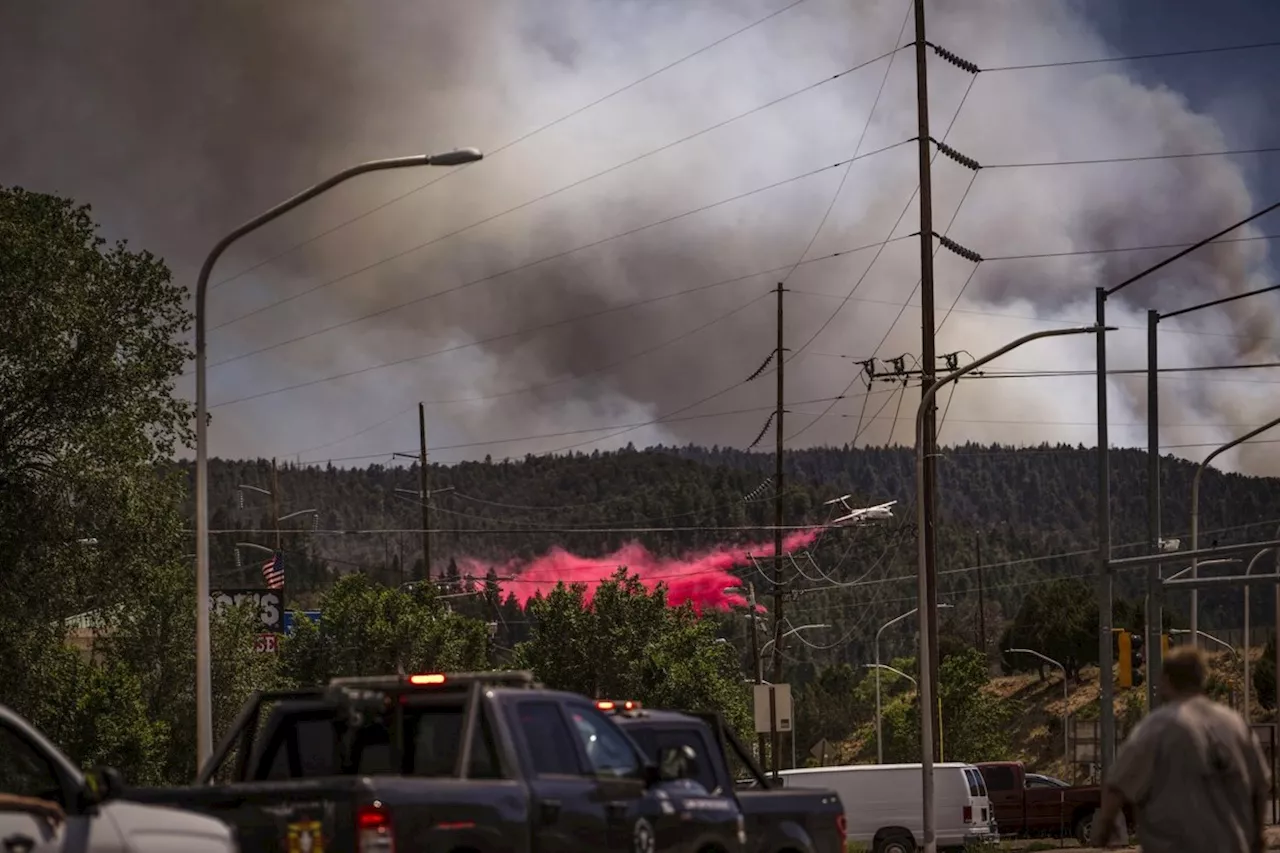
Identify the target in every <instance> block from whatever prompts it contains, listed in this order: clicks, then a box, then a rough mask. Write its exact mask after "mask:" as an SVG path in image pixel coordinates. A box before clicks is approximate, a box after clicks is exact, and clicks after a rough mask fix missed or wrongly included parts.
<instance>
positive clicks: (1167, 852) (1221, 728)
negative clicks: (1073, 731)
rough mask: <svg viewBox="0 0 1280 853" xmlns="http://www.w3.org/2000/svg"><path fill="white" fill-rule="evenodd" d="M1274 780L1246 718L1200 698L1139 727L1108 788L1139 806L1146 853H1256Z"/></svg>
mask: <svg viewBox="0 0 1280 853" xmlns="http://www.w3.org/2000/svg"><path fill="white" fill-rule="evenodd" d="M1270 777H1271V773H1270V770H1269V768H1268V767H1267V763H1266V759H1265V757H1264V756H1263V753H1262V749H1261V748H1260V747H1259V746H1258V741H1257V738H1255V737H1254V736H1253V732H1252V731H1251V730H1250V729H1249V726H1248V724H1246V723H1245V721H1244V719H1243V718H1242V717H1241V716H1240V715H1239V714H1237V713H1236V712H1235V711H1233V710H1231V709H1230V708H1227V707H1225V706H1223V705H1220V704H1218V703H1217V702H1214V701H1213V700H1211V699H1209V698H1207V697H1204V696H1196V697H1193V698H1190V699H1183V700H1178V701H1174V702H1169V703H1167V704H1165V705H1162V706H1161V707H1159V708H1158V709H1156V711H1155V712H1154V713H1151V714H1149V715H1148V716H1147V717H1146V719H1144V720H1143V721H1142V722H1141V723H1139V724H1138V726H1137V728H1135V729H1134V730H1133V733H1132V734H1131V735H1130V736H1129V738H1128V740H1126V741H1125V742H1124V744H1123V745H1122V746H1121V748H1120V751H1119V753H1118V754H1117V755H1116V761H1115V765H1114V766H1113V767H1112V769H1111V773H1110V776H1109V777H1108V779H1107V780H1106V784H1107V785H1108V786H1109V787H1114V788H1116V789H1117V790H1119V791H1120V793H1122V794H1123V795H1124V798H1125V799H1126V800H1127V801H1129V802H1130V803H1133V804H1134V805H1135V806H1136V807H1137V824H1138V840H1139V842H1140V843H1141V844H1142V850H1143V853H1253V851H1254V849H1255V848H1254V839H1255V837H1256V835H1257V832H1258V830H1257V827H1258V826H1259V817H1258V816H1257V814H1256V812H1255V802H1256V801H1257V799H1258V798H1259V797H1269V796H1270V794H1269V792H1270V784H1271V781H1270Z"/></svg>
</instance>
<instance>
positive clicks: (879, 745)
mask: <svg viewBox="0 0 1280 853" xmlns="http://www.w3.org/2000/svg"><path fill="white" fill-rule="evenodd" d="M950 606H951V605H950V604H939V605H938V609H939V610H943V609H945V608H948V607H950ZM919 610H920V608H918V607H913V608H911V609H910V610H908V611H907V612H906V613H901V614H899V615H897V616H895V617H893V618H892V619H890V620H889V621H888V622H886V623H884V624H883V625H881V626H880V628H879V630H877V631H876V640H875V643H874V646H875V655H876V658H875V660H876V662H875V664H874V665H873V666H871V667H869V669H874V670H875V671H876V764H884V736H883V732H882V730H881V722H880V670H881V669H884V667H883V665H882V664H881V663H880V635H881V634H883V633H884V629H885V628H888V627H889V626H891V625H896V624H898V623H899V622H901V621H902V620H903V619H906V618H908V617H910V616H912V615H914V614H915V613H917V612H918V611H919ZM920 671H921V672H924V670H923V669H922V670H920ZM918 686H919V685H918V684H917V687H918Z"/></svg>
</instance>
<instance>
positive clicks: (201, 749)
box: [195, 148, 484, 768]
mask: <svg viewBox="0 0 1280 853" xmlns="http://www.w3.org/2000/svg"><path fill="white" fill-rule="evenodd" d="M483 156H484V155H483V154H481V153H480V151H478V150H477V149H475V148H461V149H458V150H456V151H448V152H445V153H443V154H414V155H411V156H409V157H392V158H390V159H386V160H370V161H368V162H365V163H360V164H358V165H356V166H352V167H351V168H349V169H345V170H344V171H341V172H339V173H337V174H336V175H333V176H332V177H330V178H328V179H326V180H323V181H321V182H320V183H318V184H315V185H314V186H312V187H310V188H308V189H305V190H303V191H302V192H300V193H298V194H297V195H295V196H293V197H292V198H290V199H287V200H285V201H283V202H281V203H280V204H277V205H276V206H275V207H273V208H271V209H270V210H268V211H266V212H265V213H262V214H260V215H258V216H257V217H255V218H253V219H251V220H249V221H248V222H246V223H244V224H243V225H241V226H240V227H239V228H236V229H235V230H234V231H232V232H231V233H230V234H227V235H226V236H225V237H223V238H222V239H221V240H219V241H218V242H217V243H216V244H214V247H213V249H212V250H211V251H210V252H209V256H208V257H207V258H205V259H204V264H203V265H202V266H201V267H200V276H199V278H198V279H196V299H195V302H196V304H195V314H196V371H195V372H196V761H197V763H196V766H197V768H199V767H202V766H204V763H205V762H206V761H208V760H209V756H210V755H211V754H212V753H213V674H212V668H211V657H210V644H209V435H208V431H209V424H208V421H209V401H208V390H207V388H206V381H205V375H206V372H207V371H206V365H207V361H208V357H207V352H206V350H207V347H206V342H205V338H206V334H205V325H206V323H205V306H206V304H207V302H208V294H209V276H210V274H211V273H212V272H213V265H214V264H215V263H217V261H218V258H219V257H221V255H222V253H223V252H225V251H226V250H227V248H228V247H230V246H231V244H232V243H234V242H235V241H236V240H239V239H240V238H241V237H243V236H245V235H246V234H248V233H250V232H251V231H254V230H255V229H257V228H260V227H262V226H263V225H265V224H267V223H268V222H270V221H272V220H273V219H276V218H277V217H280V216H282V215H284V214H285V213H288V212H289V211H290V210H293V209H294V208H295V207H297V206H298V205H300V204H303V203H304V202H307V201H310V200H311V199H313V198H315V197H316V196H318V195H320V194H321V193H324V192H326V191H328V190H330V189H332V188H333V187H335V186H337V185H338V184H340V183H343V182H344V181H347V180H350V179H351V178H354V177H356V176H357V175H363V174H365V173H367V172H379V171H384V170H387V169H403V168H408V167H413V166H461V165H463V164H464V163H473V162H475V161H476V160H479V159H481V158H482V157H483Z"/></svg>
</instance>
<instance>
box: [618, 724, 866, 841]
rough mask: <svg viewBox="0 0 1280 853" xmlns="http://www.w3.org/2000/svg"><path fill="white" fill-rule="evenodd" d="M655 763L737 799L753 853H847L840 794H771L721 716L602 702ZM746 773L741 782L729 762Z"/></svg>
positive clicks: (780, 790)
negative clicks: (738, 781) (744, 780)
mask: <svg viewBox="0 0 1280 853" xmlns="http://www.w3.org/2000/svg"><path fill="white" fill-rule="evenodd" d="M596 705H597V707H599V708H600V709H601V710H603V711H606V712H608V713H611V714H613V715H614V718H615V719H616V720H617V722H618V725H619V726H621V727H622V730H623V731H625V732H626V733H627V734H629V735H631V737H632V739H633V740H635V742H636V743H638V744H639V745H640V748H641V749H643V750H644V752H645V754H646V755H647V756H648V758H649V760H650V761H653V762H654V763H655V764H657V765H658V766H659V767H661V768H663V770H664V773H665V775H666V776H669V777H680V778H683V779H686V780H689V781H690V782H693V783H695V784H696V785H697V787H698V788H699V789H700V790H705V791H707V792H709V793H711V794H713V795H722V796H731V797H734V798H735V799H736V800H737V802H738V808H739V809H740V810H741V812H742V814H743V817H744V818H745V819H746V828H747V838H748V839H749V841H748V847H747V850H748V853H782V851H789V853H844V850H845V817H844V807H843V806H842V805H841V803H840V797H839V796H838V795H837V794H836V793H835V792H834V791H823V790H812V789H809V790H806V789H802V788H792V789H783V788H770V787H769V783H768V781H767V780H766V779H765V775H764V773H763V772H761V770H760V768H759V767H758V766H757V765H756V763H755V761H754V760H753V759H752V757H751V754H750V752H749V751H748V750H747V749H746V748H745V747H744V746H743V745H742V743H741V742H740V741H739V740H738V738H737V736H736V735H735V734H734V733H733V730H732V729H730V728H728V727H727V726H726V725H725V724H724V721H723V719H722V718H721V717H720V715H718V714H707V713H697V714H694V713H680V712H676V711H660V710H647V709H645V708H642V707H641V706H640V704H639V703H638V702H635V701H633V700H621V701H619V700H609V699H605V700H598V701H597V703H596ZM730 755H732V756H733V757H734V758H735V759H736V763H737V764H738V765H740V766H741V767H742V768H745V770H746V772H747V774H748V780H747V783H746V784H745V785H742V784H736V783H735V778H734V774H731V773H730V770H729V766H730V760H729V757H730Z"/></svg>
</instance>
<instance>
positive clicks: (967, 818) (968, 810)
mask: <svg viewBox="0 0 1280 853" xmlns="http://www.w3.org/2000/svg"><path fill="white" fill-rule="evenodd" d="M964 822H965V823H973V806H965V807H964Z"/></svg>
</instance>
